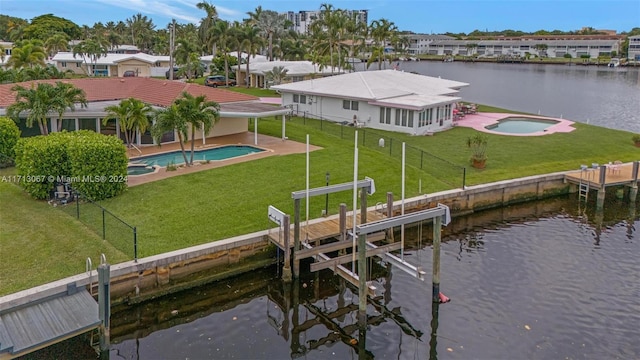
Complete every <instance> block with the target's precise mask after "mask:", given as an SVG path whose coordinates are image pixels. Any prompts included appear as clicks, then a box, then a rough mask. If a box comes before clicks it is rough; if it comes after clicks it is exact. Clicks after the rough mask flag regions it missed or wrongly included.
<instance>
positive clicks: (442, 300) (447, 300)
mask: <svg viewBox="0 0 640 360" xmlns="http://www.w3.org/2000/svg"><path fill="white" fill-rule="evenodd" d="M438 297H439V298H440V304H444V303H448V302H449V301H451V299H449V298H448V297H447V296H446V295H445V294H443V293H438Z"/></svg>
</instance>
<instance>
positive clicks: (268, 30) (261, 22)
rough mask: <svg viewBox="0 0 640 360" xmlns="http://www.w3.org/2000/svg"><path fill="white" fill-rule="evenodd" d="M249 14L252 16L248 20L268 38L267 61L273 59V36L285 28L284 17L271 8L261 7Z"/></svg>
mask: <svg viewBox="0 0 640 360" xmlns="http://www.w3.org/2000/svg"><path fill="white" fill-rule="evenodd" d="M249 16H252V18H251V19H250V22H251V23H252V24H253V25H255V26H257V27H258V29H260V31H261V32H262V34H263V35H264V36H265V37H266V38H267V39H268V49H269V50H268V51H269V61H273V38H274V36H277V35H279V34H281V33H282V32H283V31H284V30H285V26H286V17H285V16H284V15H281V14H278V13H277V12H275V11H273V10H262V8H261V7H258V8H256V11H255V12H254V13H250V14H249Z"/></svg>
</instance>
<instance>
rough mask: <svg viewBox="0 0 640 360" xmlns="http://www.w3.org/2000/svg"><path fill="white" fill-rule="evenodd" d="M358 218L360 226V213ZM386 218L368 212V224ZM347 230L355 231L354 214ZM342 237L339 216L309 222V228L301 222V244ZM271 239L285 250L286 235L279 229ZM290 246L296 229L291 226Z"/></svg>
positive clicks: (350, 218) (348, 219)
mask: <svg viewBox="0 0 640 360" xmlns="http://www.w3.org/2000/svg"><path fill="white" fill-rule="evenodd" d="M357 214H358V216H357V217H356V224H360V212H359V211H358V213H357ZM384 218H386V216H384V215H383V214H382V213H381V212H380V211H374V210H371V211H368V212H367V222H372V221H378V220H382V219H384ZM347 229H353V213H352V212H351V213H347ZM283 231H284V230H283ZM338 236H340V218H339V216H332V217H329V218H326V219H321V220H319V221H318V220H317V219H315V220H313V221H309V226H308V227H307V226H306V222H305V221H300V241H301V242H315V241H320V240H324V239H329V238H333V237H338ZM269 239H270V240H271V241H272V242H273V243H274V244H276V245H278V247H280V249H284V234H282V233H280V231H279V229H272V230H271V231H270V232H269ZM289 239H291V240H290V241H289V245H290V247H293V242H294V241H293V239H294V228H293V224H291V229H290V230H289Z"/></svg>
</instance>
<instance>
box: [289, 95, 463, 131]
mask: <svg viewBox="0 0 640 360" xmlns="http://www.w3.org/2000/svg"><path fill="white" fill-rule="evenodd" d="M304 96H305V101H304V102H300V95H298V96H297V99H298V101H297V102H294V94H291V93H283V94H282V103H283V105H285V106H291V107H292V109H293V111H294V114H296V115H298V116H307V117H310V118H317V119H324V120H329V121H335V122H338V123H341V122H345V121H346V122H348V123H349V124H351V123H353V118H354V115H355V116H356V117H357V122H358V125H359V126H364V127H368V128H373V129H380V130H387V131H396V132H404V133H407V134H411V135H425V134H426V133H433V132H438V131H442V130H446V129H449V128H451V127H453V112H452V111H453V108H454V106H453V104H454V103H455V100H454V99H452V101H451V103H450V104H439V105H437V106H434V107H433V108H430V109H424V110H422V111H424V112H425V115H423V116H426V115H427V112H430V121H426V119H425V121H422V122H421V121H420V112H422V111H418V110H408V109H399V108H391V107H390V108H389V109H390V111H389V113H387V112H386V108H385V114H390V121H389V123H388V124H387V122H386V121H384V122H380V109H381V107H380V106H378V105H370V104H369V103H368V102H367V101H357V103H358V105H357V106H358V110H352V109H349V110H347V109H344V103H343V101H344V100H346V99H338V98H331V97H326V96H316V95H304ZM349 101H350V102H351V103H350V104H351V106H352V104H353V103H352V102H353V101H355V100H349ZM439 114H440V117H438V115H439ZM409 116H412V117H413V118H412V120H409ZM403 117H404V120H403ZM396 118H398V122H396ZM396 124H399V125H396Z"/></svg>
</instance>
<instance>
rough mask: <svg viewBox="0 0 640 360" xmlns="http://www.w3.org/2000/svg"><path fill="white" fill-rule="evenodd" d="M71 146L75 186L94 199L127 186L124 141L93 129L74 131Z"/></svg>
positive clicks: (112, 193) (112, 194)
mask: <svg viewBox="0 0 640 360" xmlns="http://www.w3.org/2000/svg"><path fill="white" fill-rule="evenodd" d="M72 134H74V136H73V138H72V140H71V142H70V143H69V147H68V149H67V151H68V156H69V163H70V166H71V169H70V170H71V177H72V179H73V180H74V181H75V182H76V183H74V184H73V188H74V189H76V190H78V191H80V193H82V194H83V195H85V196H86V197H88V198H89V199H92V200H102V199H106V198H110V197H114V196H116V195H119V194H120V193H122V192H123V191H124V190H125V189H126V188H127V163H128V161H129V160H128V158H127V153H126V148H125V147H124V146H123V145H122V141H120V139H119V138H117V137H115V136H105V135H102V134H98V133H95V132H93V131H90V130H81V131H74V132H73V133H72Z"/></svg>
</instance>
